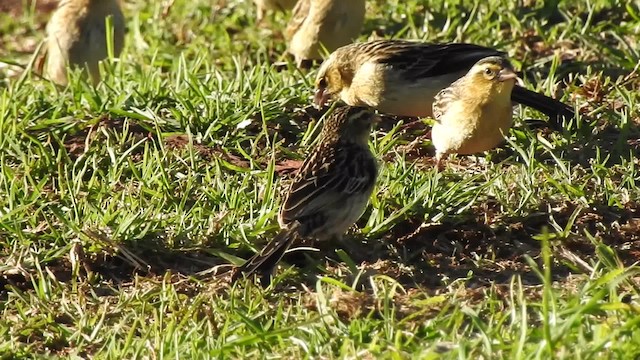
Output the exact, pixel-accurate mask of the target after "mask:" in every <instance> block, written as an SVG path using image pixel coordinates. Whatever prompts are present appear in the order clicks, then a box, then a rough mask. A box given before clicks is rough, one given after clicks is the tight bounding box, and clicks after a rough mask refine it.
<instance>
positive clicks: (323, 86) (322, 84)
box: [318, 78, 327, 88]
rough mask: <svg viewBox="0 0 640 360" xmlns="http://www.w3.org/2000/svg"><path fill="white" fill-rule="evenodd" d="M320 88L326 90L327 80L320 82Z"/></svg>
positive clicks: (323, 79)
mask: <svg viewBox="0 0 640 360" xmlns="http://www.w3.org/2000/svg"><path fill="white" fill-rule="evenodd" d="M318 87H319V88H326V87H327V80H326V79H325V78H322V80H320V82H318Z"/></svg>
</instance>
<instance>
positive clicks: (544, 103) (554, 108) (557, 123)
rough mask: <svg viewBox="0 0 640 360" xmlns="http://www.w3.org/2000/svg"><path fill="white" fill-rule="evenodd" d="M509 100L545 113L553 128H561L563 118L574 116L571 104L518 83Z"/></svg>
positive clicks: (569, 118) (567, 118) (568, 118)
mask: <svg viewBox="0 0 640 360" xmlns="http://www.w3.org/2000/svg"><path fill="white" fill-rule="evenodd" d="M511 100H513V101H515V102H517V103H520V104H522V105H525V106H528V107H532V108H534V109H536V110H538V111H540V112H541V113H543V114H545V115H547V116H548V117H549V123H550V125H551V127H552V128H553V129H554V130H562V121H563V119H565V120H571V119H573V118H574V117H575V112H574V111H573V108H572V107H571V106H569V105H567V104H565V103H563V102H561V101H558V100H556V99H553V98H550V97H548V96H546V95H544V94H540V93H538V92H535V91H531V90H529V89H527V88H524V87H522V86H519V85H516V86H515V87H514V88H513V91H512V92H511Z"/></svg>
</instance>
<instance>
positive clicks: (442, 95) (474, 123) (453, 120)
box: [431, 56, 517, 165]
mask: <svg viewBox="0 0 640 360" xmlns="http://www.w3.org/2000/svg"><path fill="white" fill-rule="evenodd" d="M516 79H517V75H516V73H515V72H514V70H513V67H512V66H511V64H510V63H509V62H508V61H507V60H506V59H504V58H503V57H500V56H490V57H486V58H484V59H482V60H480V61H478V62H477V63H476V64H475V65H474V66H473V67H472V68H471V70H469V72H468V73H467V74H466V75H465V76H463V77H461V78H460V79H458V80H456V81H455V82H454V83H453V84H451V85H450V86H448V87H447V88H445V89H443V90H441V91H440V92H439V93H438V94H437V95H436V96H435V100H434V102H433V116H434V118H435V119H436V123H435V124H434V125H433V129H432V130H431V141H432V142H433V145H434V147H435V148H436V160H437V162H438V165H440V161H441V160H442V159H443V158H444V157H446V155H447V154H451V153H455V154H475V153H479V152H483V151H487V150H491V149H493V148H494V147H496V146H498V145H499V144H500V143H502V142H503V141H504V136H505V134H507V133H508V132H509V129H510V128H511V125H512V121H513V109H512V107H511V92H512V90H513V87H514V86H515V83H516Z"/></svg>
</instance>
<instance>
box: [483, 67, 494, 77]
mask: <svg viewBox="0 0 640 360" xmlns="http://www.w3.org/2000/svg"><path fill="white" fill-rule="evenodd" d="M484 74H485V75H487V76H491V75H493V70H492V69H489V68H486V69H484Z"/></svg>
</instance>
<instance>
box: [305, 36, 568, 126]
mask: <svg viewBox="0 0 640 360" xmlns="http://www.w3.org/2000/svg"><path fill="white" fill-rule="evenodd" d="M505 55H506V54H505V53H503V52H502V51H498V50H495V49H492V48H488V47H484V46H480V45H475V44H467V43H449V44H429V43H423V42H418V41H407V40H373V41H368V42H363V43H354V44H349V45H345V46H343V47H341V48H339V49H337V50H336V51H334V52H333V53H332V54H331V55H330V56H329V57H328V58H327V59H326V60H325V61H324V62H323V63H322V65H321V66H320V68H319V69H318V74H317V76H316V80H315V96H314V103H315V104H316V105H317V106H321V105H324V104H325V103H326V102H328V101H330V100H338V99H340V100H342V101H344V102H345V103H347V104H348V105H351V106H369V107H372V108H374V109H376V110H378V111H380V112H381V113H386V114H393V115H400V116H415V117H430V116H433V113H432V104H433V101H434V97H435V96H436V94H438V92H439V91H440V90H442V89H444V88H445V87H447V86H449V85H451V83H452V82H454V81H455V80H457V79H459V78H460V77H461V76H463V75H464V74H465V73H466V72H468V71H469V69H470V68H471V67H472V66H473V65H474V64H475V63H476V62H478V61H479V60H481V59H483V58H486V57H489V56H500V57H504V56H505ZM511 100H512V101H513V102H515V103H520V104H522V105H525V106H529V107H532V108H534V109H536V110H538V111H540V112H542V113H544V114H546V115H548V116H549V117H550V118H551V122H552V124H554V125H557V124H559V123H561V119H562V118H566V119H571V118H573V116H574V112H573V108H571V107H570V106H568V105H566V104H563V103H562V102H560V101H558V100H555V99H552V98H550V97H548V96H545V95H543V94H540V93H537V92H535V91H531V90H528V89H526V88H525V87H522V86H519V85H517V86H515V87H514V89H513V92H512V93H511ZM557 126H559V125H557Z"/></svg>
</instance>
